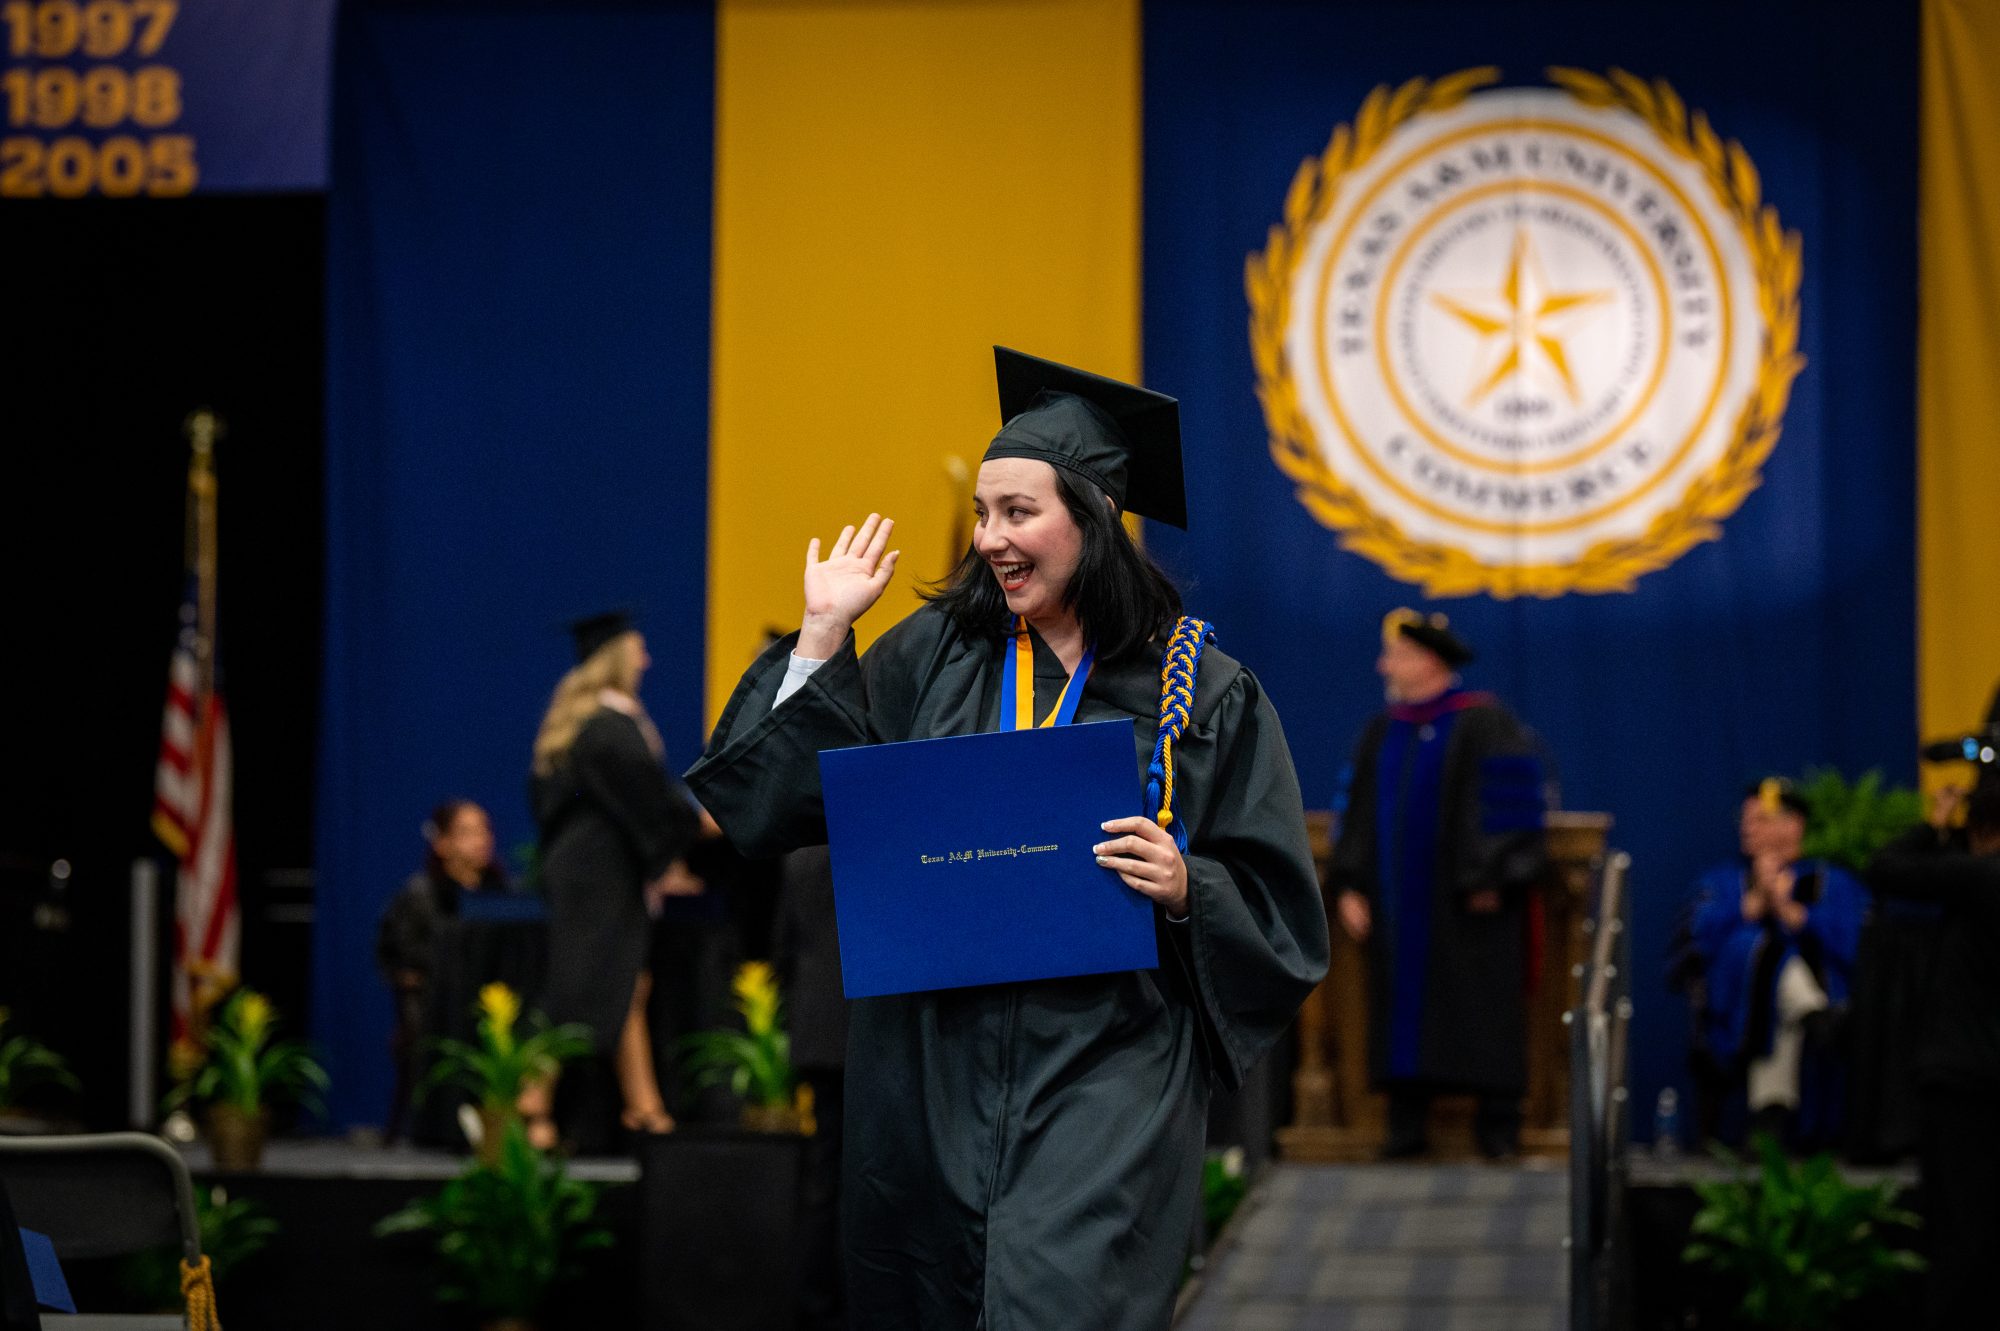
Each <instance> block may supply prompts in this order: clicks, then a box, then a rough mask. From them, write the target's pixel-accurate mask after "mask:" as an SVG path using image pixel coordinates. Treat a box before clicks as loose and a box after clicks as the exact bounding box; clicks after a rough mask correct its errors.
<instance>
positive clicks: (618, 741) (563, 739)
mask: <svg viewBox="0 0 2000 1331" xmlns="http://www.w3.org/2000/svg"><path fill="white" fill-rule="evenodd" d="M572 632H573V633H574V635H575V637H576V655H577V664H576V666H575V668H573V669H572V670H571V671H570V672H569V673H568V674H566V675H564V676H563V678H562V681H561V682H560V683H559V684H557V686H556V689H555V695H554V697H553V698H552V699H551V701H550V703H549V710H548V714H547V715H546V716H545V717H544V718H543V720H542V727H541V731H540V733H539V734H538V735H537V736H536V738H535V761H534V773H533V777H532V779H531V781H530V795H531V798H532V802H533V806H534V811H535V821H536V824H537V826H538V827H539V828H540V830H541V856H540V860H539V865H540V872H541V885H542V892H543V894H544V895H546V896H547V898H548V902H549V970H548V978H547V981H546V984H545V986H544V989H543V992H542V1010H543V1012H544V1013H546V1014H547V1016H548V1018H549V1020H550V1021H552V1022H556V1023H563V1022H580V1023H581V1024H583V1025H584V1026H586V1027H588V1028H589V1029H590V1031H591V1032H592V1035H593V1038H594V1039H595V1041H596V1047H597V1053H598V1056H599V1059H598V1061H597V1064H596V1065H595V1066H586V1067H584V1068H582V1069H580V1071H581V1072H582V1074H583V1075H582V1076H581V1077H579V1078H576V1079H574V1080H573V1081H572V1080H571V1079H566V1082H565V1084H566V1087H567V1089H566V1093H565V1097H564V1099H565V1103H564V1104H563V1106H562V1110H563V1117H564V1120H565V1123H564V1126H565V1129H566V1130H567V1132H568V1133H569V1135H570V1138H571V1140H572V1142H574V1143H575V1144H576V1145H578V1146H579V1147H583V1148H586V1149H596V1148H599V1147H600V1146H601V1145H602V1144H603V1142H604V1141H605V1139H606V1136H607V1134H605V1133H604V1131H603V1128H604V1126H605V1125H604V1123H603V1122H602V1119H603V1118H605V1117H608V1116H606V1115H600V1114H598V1113H597V1112H596V1110H597V1104H596V1103H595V1102H596V1101H598V1100H600V1099H602V1098H603V1097H602V1096H601V1094H600V1092H601V1089H602V1076H601V1073H602V1070H603V1069H602V1061H603V1059H604V1058H605V1057H606V1056H609V1058H610V1062H611V1065H612V1069H613V1071H614V1073H615V1077H616V1082H617V1089H618V1096H619V1099H620V1101H621V1104H622V1108H621V1110H620V1113H619V1119H620V1121H621V1122H622V1123H623V1125H624V1126H625V1127H626V1128H627V1129H628V1130H631V1131H635V1132H666V1131H670V1130H671V1129H672V1128H673V1118H672V1116H671V1115H670V1114H668V1113H667V1110H666V1106H665V1104H664V1103H663V1102H662V1100H661V1096H660V1086H659V1079H658V1077H657V1076H656V1075H655V1071H654V1064H653V1053H652V1044H651V1040H650V1038H649V1036H648V1034H647V1030H646V1020H645V1012H646V1003H647V998H648V993H649V980H648V976H647V972H646V970H645V966H646V959H647V955H648V953H649V951H650V949H651V946H652V917H653V915H654V914H656V913H657V910H658V906H659V903H660V901H662V900H663V899H664V898H666V897H669V896H691V895H695V894H698V893H699V892H700V891H701V890H702V884H701V881H700V880H699V879H697V878H695V877H694V876H693V875H692V874H691V873H689V872H688V870H687V867H686V864H685V863H684V861H683V859H682V856H683V855H684V854H685V853H686V851H687V849H688V847H689V845H690V844H691V843H692V842H693V841H694V838H695V836H696V832H697V829H698V827H699V824H700V814H699V812H698V811H697V809H696V808H695V806H694V805H693V804H692V803H690V802H689V801H688V800H687V798H686V797H685V796H684V795H683V794H682V793H681V792H680V791H677V790H675V789H674V786H673V783H672V782H670V781H669V780H668V778H667V771H666V767H665V765H664V764H665V761H666V753H665V749H664V748H663V746H662V745H661V743H660V735H659V731H658V730H656V729H655V728H654V726H653V722H652V718H651V717H649V716H648V715H647V714H646V709H645V707H644V706H643V705H642V704H641V703H640V701H639V696H638V690H639V681H640V679H641V677H642V676H643V675H644V674H645V672H646V669H647V667H648V666H649V665H651V664H652V661H651V658H650V657H648V656H647V655H646V644H645V640H644V639H643V638H642V637H641V636H640V635H639V633H638V631H637V630H636V629H634V628H633V627H632V623H631V620H630V619H629V618H628V617H627V616H625V615H623V614H607V615H597V616H594V617H592V618H590V619H586V620H583V621H580V622H579V623H577V624H576V625H574V626H573V628H572ZM524 1112H525V1113H526V1114H527V1115H528V1118H529V1129H530V1134H531V1137H532V1138H533V1139H535V1140H536V1141H537V1142H538V1143H548V1142H550V1141H551V1140H552V1137H553V1129H552V1127H551V1125H550V1124H549V1122H548V1105H547V1095H546V1089H545V1088H536V1090H535V1093H534V1094H531V1095H530V1097H529V1098H528V1104H527V1106H526V1108H525V1109H524Z"/></svg>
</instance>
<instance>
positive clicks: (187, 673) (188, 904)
mask: <svg viewBox="0 0 2000 1331" xmlns="http://www.w3.org/2000/svg"><path fill="white" fill-rule="evenodd" d="M214 534H215V481H214V478H213V476H212V474H210V472H209V469H208V450H207V449H206V448H203V447H201V446H200V440H199V437H198V441H197V447H196V450H195V463H194V466H193V467H192V468H191V469H190V470H189V473H188V553H189V560H188V563H189V568H188V577H187V589H186V592H185V594H184V595H183V598H182V601H181V631H180V637H179V639H178V640H177V641H176V642H175V644H174V654H173V659H172V661H171V662H170V663H169V665H168V667H167V705H166V710H165V714H164V716H163V717H162V719H161V722H160V761H159V766H158V768H157V769H156V770H155V773H154V778H153V831H154V833H155V834H156V835H158V837H159V838H160V840H161V841H162V842H163V843H165V845H166V846H167V848H168V849H169V850H171V851H173V852H174V855H175V856H176V857H177V858H178V859H179V861H180V872H179V875H178V879H179V881H178V885H177V889H176V891H175V894H174V897H175V905H174V974H173V1008H174V1011H173V1039H174V1050H175V1053H176V1055H177V1056H182V1057H185V1056H186V1055H187V1054H188V1053H189V1052H190V1043H191V1041H192V1040H193V1039H194V1038H195V1037H196V1036H197V1035H198V1030H197V1026H198V1022H199V1015H200V1013H201V1012H202V1010H203V1008H204V1007H205V1003H204V1002H203V999H204V998H208V997H212V996H213V995H214V994H215V993H217V992H219V991H220V990H221V989H223V988H226V987H227V986H228V985H229V984H231V983H233V982H234V980H235V977H236V965H237V942H238V932H239V917H238V912H237V909H236V828H235V824H234V823H233V821H232V819H231V816H230V790H231V786H230V778H231V762H230V747H229V709H228V707H227V706H226V705H224V703H223V700H222V690H221V688H220V686H219V684H218V682H217V676H216V671H215V580H214V574H215V563H214V551H215V543H214Z"/></svg>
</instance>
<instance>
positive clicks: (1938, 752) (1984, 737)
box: [1922, 725, 2000, 767]
mask: <svg viewBox="0 0 2000 1331" xmlns="http://www.w3.org/2000/svg"><path fill="white" fill-rule="evenodd" d="M1922 752H1923V759H1924V761H1925V762H1927V763H1958V762H1964V763H1977V764H1978V765H1979V766H1981V767H1994V766H1996V765H2000V725H1990V726H1986V727H1984V728H1983V729H1980V730H1975V731H1973V732H1971V733H1970V734H1966V735H1961V736H1959V737H1958V738H1957V739H1939V740H1932V741H1931V742H1930V743H1929V744H1926V745H1924V747H1923V751H1922Z"/></svg>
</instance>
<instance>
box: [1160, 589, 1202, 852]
mask: <svg viewBox="0 0 2000 1331" xmlns="http://www.w3.org/2000/svg"><path fill="white" fill-rule="evenodd" d="M1214 638H1215V627H1214V626H1213V625H1212V624H1209V623H1208V622H1207V621H1206V620H1200V619H1195V618H1193V617H1192V616H1185V615H1184V616H1182V617H1181V620H1180V622H1179V623H1177V624H1175V625H1174V632H1173V636H1172V637H1171V638H1169V639H1168V640H1167V650H1166V654H1165V655H1164V656H1163V657H1162V658H1161V660H1160V731H1159V737H1158V738H1157V739H1156V740H1154V741H1153V760H1152V762H1151V763H1150V764H1148V765H1147V768H1146V804H1147V807H1149V808H1152V809H1155V810H1157V812H1155V813H1154V814H1153V821H1155V822H1157V823H1158V824H1159V825H1160V826H1161V827H1164V828H1166V829H1167V830H1168V831H1169V832H1172V833H1173V835H1174V845H1176V846H1178V847H1179V848H1180V850H1181V852H1182V853H1183V854H1185V853H1186V852H1187V846H1188V839H1187V824H1186V823H1185V822H1180V821H1178V820H1176V819H1175V817H1174V744H1175V742H1176V741H1178V740H1179V739H1180V737H1181V732H1182V731H1184V730H1186V729H1187V723H1188V718H1189V717H1190V716H1191V715H1192V714H1193V712H1194V681H1195V672H1196V670H1197V669H1198V668H1199V667H1200V665H1201V650H1202V648H1203V647H1205V646H1206V645H1207V644H1208V643H1210V642H1211V641H1213V640H1214Z"/></svg>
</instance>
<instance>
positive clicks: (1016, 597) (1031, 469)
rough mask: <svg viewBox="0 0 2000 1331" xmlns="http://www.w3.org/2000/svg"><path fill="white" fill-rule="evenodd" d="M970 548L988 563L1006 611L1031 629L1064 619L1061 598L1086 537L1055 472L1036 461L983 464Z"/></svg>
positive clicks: (975, 494) (1001, 460)
mask: <svg viewBox="0 0 2000 1331" xmlns="http://www.w3.org/2000/svg"><path fill="white" fill-rule="evenodd" d="M972 506H973V511H974V513H975V514H976V515H977V519H978V522H977V525H976V526H974V527H973V529H972V548H973V550H974V552H975V553H977V554H978V556H979V557H980V558H981V559H983V560H985V561H986V566H987V567H988V568H989V569H991V570H992V572H993V578H994V580H995V581H996V582H998V583H999V584H1000V591H1001V594H1002V595H1004V596H1005V597H1006V598H1007V609H1008V610H1009V611H1010V612H1012V613H1014V614H1017V615H1020V616H1021V617H1022V618H1024V619H1026V620H1027V621H1028V622H1030V623H1037V624H1038V623H1045V622H1048V621H1051V620H1054V619H1059V618H1062V617H1063V616H1065V615H1067V614H1068V613H1069V611H1068V610H1067V609H1065V608H1064V606H1063V593H1064V592H1065V591H1067V590H1068V589H1069V581H1070V578H1071V577H1073V576H1075V574H1076V566H1077V563H1078V561H1079V560H1081V559H1082V557H1083V532H1082V531H1081V530H1080V529H1079V528H1078V527H1077V525H1076V519H1074V518H1072V517H1071V516H1070V513H1069V507H1068V505H1066V504H1065V503H1064V502H1063V497H1062V493H1061V492H1060V491H1059V490H1058V489H1057V486H1056V469H1055V468H1054V467H1052V466H1050V465H1049V464H1048V463H1046V462H1040V461H1037V460H1036V459H1034V458H993V459H990V460H989V461H986V462H982V463H980V464H979V484H978V486H977V488H976V489H975V490H974V491H973V499H972Z"/></svg>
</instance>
